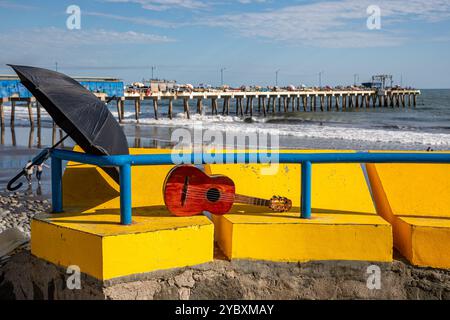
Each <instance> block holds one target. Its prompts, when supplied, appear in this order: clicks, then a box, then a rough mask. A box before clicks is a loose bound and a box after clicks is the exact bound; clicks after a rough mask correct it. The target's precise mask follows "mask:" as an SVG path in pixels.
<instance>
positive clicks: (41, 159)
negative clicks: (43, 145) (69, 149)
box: [6, 149, 51, 191]
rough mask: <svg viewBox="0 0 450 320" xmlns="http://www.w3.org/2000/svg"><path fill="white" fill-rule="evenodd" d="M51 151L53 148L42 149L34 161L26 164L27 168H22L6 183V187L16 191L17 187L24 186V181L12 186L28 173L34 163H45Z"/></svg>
mask: <svg viewBox="0 0 450 320" xmlns="http://www.w3.org/2000/svg"><path fill="white" fill-rule="evenodd" d="M50 151H51V149H44V150H42V151H41V153H39V154H38V155H37V156H36V157H35V158H34V159H33V162H32V163H31V164H30V165H29V166H26V167H25V168H23V169H22V171H20V173H19V174H17V175H16V176H15V177H14V178H12V179H11V180H10V181H9V182H8V184H7V185H6V189H8V190H9V191H16V190H17V189H19V188H20V187H22V185H23V183H22V182H19V183H18V184H17V185H16V186H12V184H13V183H15V182H16V181H17V180H19V179H20V178H21V177H22V176H24V175H25V173H26V169H28V168H30V167H32V166H34V165H39V164H41V163H43V162H44V161H45V160H47V159H48V157H49V156H50Z"/></svg>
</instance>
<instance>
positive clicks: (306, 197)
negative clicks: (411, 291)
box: [301, 161, 312, 219]
mask: <svg viewBox="0 0 450 320" xmlns="http://www.w3.org/2000/svg"><path fill="white" fill-rule="evenodd" d="M311 171H312V170H311V162H310V161H305V162H302V197H301V204H302V208H301V210H302V214H301V217H302V218H303V219H311Z"/></svg>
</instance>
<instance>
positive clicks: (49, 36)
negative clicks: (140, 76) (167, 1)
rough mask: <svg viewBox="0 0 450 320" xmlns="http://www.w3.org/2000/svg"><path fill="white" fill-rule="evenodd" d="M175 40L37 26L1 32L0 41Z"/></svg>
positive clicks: (97, 42) (92, 42)
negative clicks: (29, 28) (30, 28)
mask: <svg viewBox="0 0 450 320" xmlns="http://www.w3.org/2000/svg"><path fill="white" fill-rule="evenodd" d="M172 41H174V40H173V39H171V38H168V37H166V36H160V35H155V34H147V33H139V32H134V31H127V32H116V31H106V30H87V29H86V30H73V31H70V30H66V29H59V28H53V27H51V28H36V29H32V30H24V31H21V30H17V31H11V32H8V33H2V34H0V42H4V43H9V44H10V45H11V46H26V47H28V48H30V47H32V46H30V44H31V43H32V44H33V45H35V46H38V47H47V48H49V49H53V48H60V47H64V48H68V47H80V46H89V45H100V46H102V45H105V44H107V43H114V44H148V43H164V42H172Z"/></svg>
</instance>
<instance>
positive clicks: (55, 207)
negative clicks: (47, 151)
mask: <svg viewBox="0 0 450 320" xmlns="http://www.w3.org/2000/svg"><path fill="white" fill-rule="evenodd" d="M51 164H52V212H53V213H60V212H62V211H63V203H62V160H61V159H59V158H56V157H53V156H52V162H51Z"/></svg>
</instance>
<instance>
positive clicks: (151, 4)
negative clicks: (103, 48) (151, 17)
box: [104, 0, 208, 11]
mask: <svg viewBox="0 0 450 320" xmlns="http://www.w3.org/2000/svg"><path fill="white" fill-rule="evenodd" d="M104 1H105V2H116V3H136V4H139V5H141V7H142V8H143V9H147V10H154V11H164V10H168V9H173V8H181V9H204V8H206V7H208V3H207V2H206V1H200V0H104Z"/></svg>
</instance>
